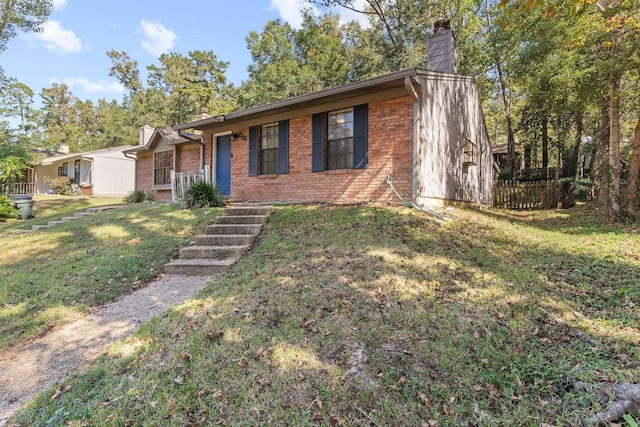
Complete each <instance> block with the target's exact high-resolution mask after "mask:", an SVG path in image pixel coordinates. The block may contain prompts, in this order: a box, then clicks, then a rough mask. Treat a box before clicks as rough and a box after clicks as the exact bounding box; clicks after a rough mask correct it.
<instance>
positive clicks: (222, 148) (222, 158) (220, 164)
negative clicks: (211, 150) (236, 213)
mask: <svg viewBox="0 0 640 427" xmlns="http://www.w3.org/2000/svg"><path fill="white" fill-rule="evenodd" d="M217 146H218V148H217V149H216V186H217V187H218V190H220V192H221V193H222V194H224V195H225V196H229V195H231V135H225V136H219V137H218V144H217Z"/></svg>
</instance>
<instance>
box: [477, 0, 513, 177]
mask: <svg viewBox="0 0 640 427" xmlns="http://www.w3.org/2000/svg"><path fill="white" fill-rule="evenodd" d="M485 12H486V14H487V27H488V28H489V29H491V15H490V14H489V0H486V1H485ZM489 42H490V43H491V45H492V46H491V47H492V49H493V53H494V55H495V56H494V62H495V64H496V71H498V82H499V83H500V92H501V93H502V102H503V104H504V113H505V116H506V119H507V153H508V154H509V166H510V167H511V180H512V181H513V182H514V183H515V182H516V180H517V179H518V171H517V168H516V139H515V137H514V135H513V125H512V120H511V103H510V102H509V98H508V96H507V85H506V83H505V79H504V73H503V71H502V62H501V61H500V56H499V53H498V46H497V43H496V42H495V35H494V34H492V33H490V34H489Z"/></svg>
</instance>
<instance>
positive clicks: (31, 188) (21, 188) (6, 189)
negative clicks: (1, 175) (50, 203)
mask: <svg viewBox="0 0 640 427" xmlns="http://www.w3.org/2000/svg"><path fill="white" fill-rule="evenodd" d="M0 194H4V195H5V196H19V195H24V194H32V195H33V194H36V183H35V182H15V183H12V184H6V185H4V186H3V187H2V188H0Z"/></svg>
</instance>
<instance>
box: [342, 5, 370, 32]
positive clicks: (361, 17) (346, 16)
mask: <svg viewBox="0 0 640 427" xmlns="http://www.w3.org/2000/svg"><path fill="white" fill-rule="evenodd" d="M366 7H367V2H366V1H365V0H354V2H353V8H354V9H356V10H365V8H366ZM333 12H334V13H339V14H340V21H341V22H342V23H345V22H351V21H357V22H359V23H360V25H362V26H363V27H365V28H369V26H370V24H369V15H367V14H364V13H358V12H354V11H353V10H349V9H346V8H344V7H337V8H335V9H334V10H333Z"/></svg>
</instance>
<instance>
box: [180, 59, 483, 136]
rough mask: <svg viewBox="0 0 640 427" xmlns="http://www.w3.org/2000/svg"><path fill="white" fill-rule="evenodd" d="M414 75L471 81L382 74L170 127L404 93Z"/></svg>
mask: <svg viewBox="0 0 640 427" xmlns="http://www.w3.org/2000/svg"><path fill="white" fill-rule="evenodd" d="M417 76H424V77H428V78H432V79H453V80H473V78H472V77H466V76H461V75H458V74H449V73H441V72H436V71H427V70H422V69H409V70H403V71H398V72H395V73H391V74H386V75H384V76H379V77H374V78H372V79H367V80H361V81H357V82H353V83H348V84H345V85H342V86H337V87H334V88H329V89H323V90H320V91H318V92H313V93H309V94H306V95H301V96H296V97H293V98H288V99H285V100H282V101H276V102H272V103H269V104H265V105H259V106H256V107H251V108H248V109H246V110H241V111H237V112H233V113H230V114H225V115H220V116H215V117H209V118H206V119H201V120H195V121H192V122H188V123H183V124H179V125H175V126H173V129H175V130H178V131H180V130H184V129H198V130H205V129H209V128H212V127H215V126H217V125H218V126H219V125H221V124H222V123H228V124H231V123H234V122H239V121H242V120H247V119H256V118H260V117H263V116H269V115H273V114H279V113H286V112H291V111H293V110H297V109H301V108H306V107H313V106H318V105H322V104H326V103H329V102H334V101H341V100H346V99H350V98H355V97H358V96H362V95H369V94H375V93H380V92H385V91H392V90H407V91H408V89H406V84H407V80H406V79H410V78H411V77H417ZM406 93H409V92H406Z"/></svg>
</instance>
